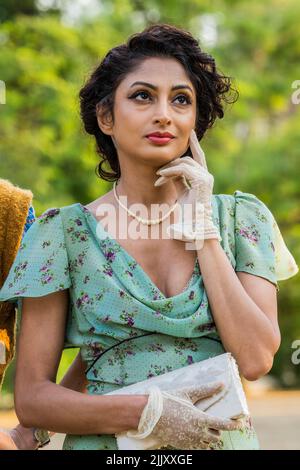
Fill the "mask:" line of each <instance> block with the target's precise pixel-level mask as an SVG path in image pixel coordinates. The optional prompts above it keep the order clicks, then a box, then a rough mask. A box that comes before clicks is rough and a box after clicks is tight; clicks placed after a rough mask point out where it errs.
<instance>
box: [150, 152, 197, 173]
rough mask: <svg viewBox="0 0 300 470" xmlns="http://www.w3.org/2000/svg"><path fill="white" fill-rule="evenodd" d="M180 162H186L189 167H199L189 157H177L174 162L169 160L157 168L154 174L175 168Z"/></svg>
mask: <svg viewBox="0 0 300 470" xmlns="http://www.w3.org/2000/svg"><path fill="white" fill-rule="evenodd" d="M181 162H186V163H188V164H189V165H191V166H193V167H194V166H199V165H198V163H197V162H195V160H194V159H193V158H192V157H190V156H188V155H187V156H185V157H179V158H175V159H174V160H171V161H170V162H169V163H166V164H165V165H162V166H161V167H159V169H158V170H157V172H156V173H158V172H159V171H160V170H165V169H166V168H171V167H173V166H176V165H178V163H181Z"/></svg>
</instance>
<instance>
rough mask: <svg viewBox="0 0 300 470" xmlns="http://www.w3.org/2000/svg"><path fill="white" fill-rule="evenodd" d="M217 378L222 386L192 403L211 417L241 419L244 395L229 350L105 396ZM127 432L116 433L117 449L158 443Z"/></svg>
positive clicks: (245, 412) (245, 410) (245, 409)
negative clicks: (209, 395) (128, 434)
mask: <svg viewBox="0 0 300 470" xmlns="http://www.w3.org/2000/svg"><path fill="white" fill-rule="evenodd" d="M216 381H221V382H223V383H224V384H225V386H224V388H223V389H222V390H221V391H220V392H219V393H217V394H215V395H213V396H212V397H208V398H204V399H202V400H200V401H198V402H197V403H196V404H195V406H196V407H197V408H199V409H200V410H202V411H205V412H207V413H209V414H210V415H211V416H216V417H220V418H232V419H237V418H242V417H245V416H247V415H249V409H248V405H247V400H246V396H245V393H244V389H243V386H242V382H241V379H240V375H239V371H238V367H237V364H236V361H235V359H234V357H233V356H232V355H231V353H224V354H220V355H218V356H215V357H213V358H210V359H206V360H204V361H201V362H197V363H195V364H191V365H188V366H186V367H182V368H180V369H176V370H173V371H172V372H167V373H166V374H162V375H158V376H156V377H151V378H150V379H148V380H143V381H142V382H137V383H135V384H133V385H129V386H127V387H123V388H120V389H118V390H115V391H113V392H109V393H107V394H106V395H129V394H138V395H141V394H147V389H148V388H149V387H150V386H153V385H156V386H158V387H159V388H160V389H161V390H173V389H175V388H183V387H186V386H190V385H202V384H206V383H209V382H216ZM126 434H127V433H126V432H124V433H120V434H116V439H117V445H118V449H120V450H146V449H159V448H160V447H161V446H160V445H159V442H158V441H157V440H156V439H154V438H152V437H151V436H149V437H147V438H145V439H135V438H133V437H128V436H127V435H126Z"/></svg>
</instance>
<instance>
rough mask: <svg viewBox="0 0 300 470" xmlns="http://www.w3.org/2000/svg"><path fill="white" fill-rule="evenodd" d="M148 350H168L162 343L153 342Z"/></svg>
mask: <svg viewBox="0 0 300 470" xmlns="http://www.w3.org/2000/svg"><path fill="white" fill-rule="evenodd" d="M147 350H148V351H149V352H157V353H163V352H166V350H165V348H164V347H163V345H162V344H160V343H151V344H149V346H148V348H147Z"/></svg>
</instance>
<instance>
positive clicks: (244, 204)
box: [213, 189, 272, 221]
mask: <svg viewBox="0 0 300 470" xmlns="http://www.w3.org/2000/svg"><path fill="white" fill-rule="evenodd" d="M213 196H214V200H215V205H216V206H217V207H218V209H219V211H222V210H224V209H228V210H229V211H230V214H231V215H232V216H233V217H235V216H240V215H242V214H243V213H244V214H245V215H247V214H251V213H253V214H254V215H256V216H259V215H260V216H262V215H263V214H265V216H266V215H268V216H272V214H271V212H270V210H269V208H268V207H267V205H266V203H265V202H264V201H263V200H261V199H260V198H259V197H257V196H256V195H255V194H253V193H247V192H243V191H240V190H238V189H237V190H236V191H234V192H233V194H214V195H213ZM262 221H263V220H262Z"/></svg>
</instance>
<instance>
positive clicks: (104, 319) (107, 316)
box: [102, 315, 111, 322]
mask: <svg viewBox="0 0 300 470" xmlns="http://www.w3.org/2000/svg"><path fill="white" fill-rule="evenodd" d="M110 320H111V316H110V315H106V316H105V317H104V318H103V320H102V321H103V322H109V321H110Z"/></svg>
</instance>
